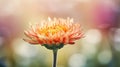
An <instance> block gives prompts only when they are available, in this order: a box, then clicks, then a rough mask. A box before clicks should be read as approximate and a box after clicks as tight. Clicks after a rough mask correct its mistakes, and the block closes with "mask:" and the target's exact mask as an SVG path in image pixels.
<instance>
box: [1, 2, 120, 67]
mask: <svg viewBox="0 0 120 67" xmlns="http://www.w3.org/2000/svg"><path fill="white" fill-rule="evenodd" d="M119 6H120V1H119V0H0V67H50V66H51V64H52V51H49V50H47V49H46V48H44V47H43V46H40V45H30V44H28V43H26V42H24V41H23V40H22V39H23V38H25V36H24V30H26V29H27V28H28V26H29V23H31V24H34V23H40V20H43V19H47V17H51V18H54V17H56V18H59V17H60V18H67V17H70V18H73V19H74V21H75V22H76V23H80V24H81V28H82V29H83V32H84V33H85V38H83V39H80V40H78V41H77V42H76V44H75V45H66V46H65V47H64V48H62V49H60V51H59V54H58V67H120V65H119V62H120V60H119V58H120V56H119V55H120V28H119V27H120V7H119ZM115 57H116V58H117V59H114V58H115ZM89 61H90V62H89ZM112 64H113V66H112ZM114 65H115V66H114Z"/></svg>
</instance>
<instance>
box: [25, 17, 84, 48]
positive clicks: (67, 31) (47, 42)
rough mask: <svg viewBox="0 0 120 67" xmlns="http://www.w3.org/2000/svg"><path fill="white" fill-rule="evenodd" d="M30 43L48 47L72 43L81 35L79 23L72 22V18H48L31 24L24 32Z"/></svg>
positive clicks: (59, 46)
mask: <svg viewBox="0 0 120 67" xmlns="http://www.w3.org/2000/svg"><path fill="white" fill-rule="evenodd" d="M24 33H25V35H26V36H27V37H28V38H29V39H24V40H25V41H26V42H29V43H30V44H41V45H43V46H45V47H47V48H49V49H53V47H57V48H61V47H63V46H64V45H66V44H74V43H75V42H74V41H75V40H78V39H80V38H82V37H83V33H82V32H81V29H80V25H79V24H78V23H73V19H70V18H67V19H62V18H54V19H51V18H48V20H43V21H41V23H39V24H35V25H31V26H30V30H28V31H25V32H24Z"/></svg>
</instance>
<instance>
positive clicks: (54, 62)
mask: <svg viewBox="0 0 120 67" xmlns="http://www.w3.org/2000/svg"><path fill="white" fill-rule="evenodd" d="M57 50H58V49H53V67H56V63H57Z"/></svg>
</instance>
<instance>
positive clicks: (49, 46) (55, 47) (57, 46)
mask: <svg viewBox="0 0 120 67" xmlns="http://www.w3.org/2000/svg"><path fill="white" fill-rule="evenodd" d="M43 46H45V47H46V48H47V49H50V50H53V49H61V48H62V47H63V46H64V44H63V43H60V44H51V45H48V44H43Z"/></svg>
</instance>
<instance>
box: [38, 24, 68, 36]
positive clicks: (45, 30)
mask: <svg viewBox="0 0 120 67" xmlns="http://www.w3.org/2000/svg"><path fill="white" fill-rule="evenodd" d="M67 30H68V27H67V26H66V25H55V26H51V27H45V28H43V29H41V30H40V31H39V32H40V33H41V34H45V35H46V36H48V35H49V34H52V35H54V34H56V33H58V32H60V31H63V32H66V31H67Z"/></svg>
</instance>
